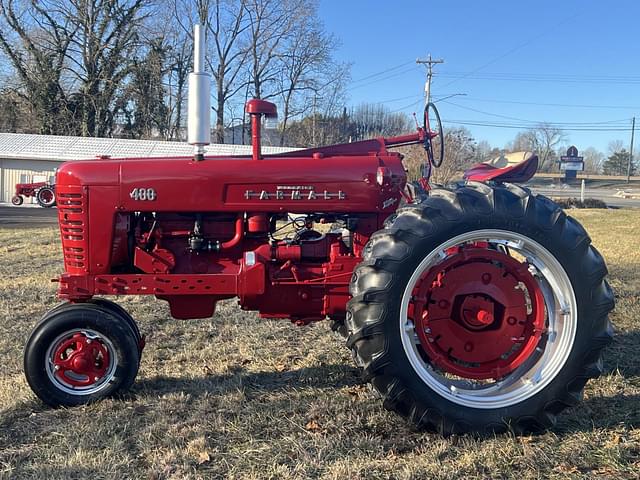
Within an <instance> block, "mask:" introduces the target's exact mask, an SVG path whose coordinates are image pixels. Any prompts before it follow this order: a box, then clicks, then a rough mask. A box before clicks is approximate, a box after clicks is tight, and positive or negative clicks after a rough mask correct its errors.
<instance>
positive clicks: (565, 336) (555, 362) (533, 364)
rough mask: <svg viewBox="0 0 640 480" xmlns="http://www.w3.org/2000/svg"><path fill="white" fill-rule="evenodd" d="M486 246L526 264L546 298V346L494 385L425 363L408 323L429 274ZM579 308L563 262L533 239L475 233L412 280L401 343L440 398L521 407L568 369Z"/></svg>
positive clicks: (431, 259)
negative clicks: (472, 247)
mask: <svg viewBox="0 0 640 480" xmlns="http://www.w3.org/2000/svg"><path fill="white" fill-rule="evenodd" d="M476 242H486V243H488V245H490V246H491V247H492V248H498V249H501V250H503V251H508V252H510V255H513V254H516V255H517V256H518V257H520V258H523V259H525V261H526V263H527V264H528V265H529V270H530V271H531V272H532V274H533V275H534V278H535V280H536V282H537V284H538V287H539V288H540V290H541V291H542V294H543V297H544V304H545V311H546V324H547V330H548V331H547V333H546V335H545V337H544V341H543V340H542V339H541V342H540V344H539V346H538V348H537V349H536V355H532V356H531V357H530V358H528V359H527V360H526V361H525V362H524V363H523V364H522V365H520V366H519V367H518V368H517V369H516V370H515V371H513V372H511V373H509V374H508V375H506V376H505V377H504V378H500V379H498V380H496V381H495V382H477V381H473V380H471V379H464V378H459V377H458V378H455V377H452V376H451V375H447V374H446V372H442V371H441V370H439V369H438V368H436V367H434V366H433V365H432V364H431V363H430V362H429V359H428V358H426V355H425V352H424V349H423V348H422V346H421V344H420V342H419V339H418V335H417V333H416V329H415V325H414V324H413V321H412V320H411V319H410V318H409V304H410V302H411V299H412V292H413V289H414V287H415V285H416V283H417V282H418V281H419V279H420V278H421V277H422V275H423V274H424V273H425V272H427V271H429V270H430V269H432V268H434V267H437V265H438V264H440V263H441V262H442V261H443V260H444V259H446V258H447V252H446V251H447V250H448V249H451V248H452V247H457V246H463V245H465V244H467V245H468V244H473V243H476ZM577 315H578V312H577V302H576V298H575V294H574V291H573V287H572V286H571V282H570V280H569V277H568V275H567V273H566V272H565V270H564V268H563V267H562V265H561V264H560V262H559V261H558V260H557V259H556V258H555V257H554V256H553V255H552V254H551V253H550V252H549V251H548V250H547V249H546V248H545V247H543V246H542V245H541V244H539V243H538V242H536V241H534V240H533V239H531V238H529V237H527V236H525V235H522V234H519V233H516V232H512V231H507V230H497V229H491V230H489V229H487V230H475V231H471V232H467V233H464V234H461V235H458V236H456V237H454V238H452V239H450V240H448V241H447V242H445V243H443V244H441V245H439V246H438V247H437V248H435V249H434V250H433V251H431V252H430V253H429V254H428V255H427V256H426V257H425V258H424V259H423V260H422V261H421V262H420V264H419V265H418V267H417V268H416V269H415V271H414V272H413V274H412V275H411V277H410V279H409V281H408V283H407V286H406V288H405V290H404V293H403V296H402V301H401V307H400V321H399V328H400V337H401V340H402V345H403V349H404V352H405V354H406V356H407V359H408V360H409V363H410V364H411V367H412V368H413V370H414V371H415V373H416V374H417V375H418V376H419V377H420V379H421V380H422V381H423V382H424V383H425V385H427V386H428V387H429V388H430V389H431V390H433V391H434V392H435V393H437V394H438V395H440V396H442V397H444V398H445V399H447V400H449V401H451V402H454V403H456V404H458V405H462V406H466V407H471V408H480V409H494V408H504V407H508V406H511V405H514V404H517V403H519V402H522V401H524V400H526V399H528V398H531V397H532V396H534V395H536V394H537V393H539V392H540V391H542V390H543V389H544V388H545V387H546V386H547V385H549V383H550V382H551V381H553V379H554V378H556V377H557V375H558V374H559V372H560V371H561V370H562V368H563V366H564V365H565V363H566V361H567V358H568V357H569V354H570V353H571V349H572V347H573V342H574V340H575V335H576V329H577Z"/></svg>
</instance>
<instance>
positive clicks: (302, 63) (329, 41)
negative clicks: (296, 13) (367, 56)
mask: <svg viewBox="0 0 640 480" xmlns="http://www.w3.org/2000/svg"><path fill="white" fill-rule="evenodd" d="M336 46H337V40H336V39H335V37H333V36H332V35H328V34H327V33H325V32H324V30H323V28H322V25H320V23H319V22H318V21H317V20H316V19H315V17H314V16H306V17H304V18H303V19H301V22H300V23H299V24H298V25H297V26H296V28H295V29H294V31H293V32H292V34H291V35H290V38H289V39H288V40H287V42H286V46H285V47H284V49H283V51H282V53H281V54H280V62H279V63H280V72H279V76H278V80H277V82H278V90H279V92H278V93H279V96H280V100H281V103H282V111H281V116H280V119H281V122H280V145H284V139H285V135H286V132H287V127H288V123H289V120H290V119H291V118H292V117H295V116H298V115H303V114H305V113H307V112H308V111H309V110H310V109H311V108H313V106H314V103H315V107H316V108H317V96H318V93H319V92H324V93H327V94H328V93H330V92H331V89H332V86H335V85H341V84H342V81H343V79H344V76H345V74H346V69H345V67H344V66H343V65H336V64H334V62H333V61H332V58H331V56H332V53H333V50H334V49H335V48H336ZM311 95H313V96H314V97H316V98H314V99H313V100H311V99H310V96H311Z"/></svg>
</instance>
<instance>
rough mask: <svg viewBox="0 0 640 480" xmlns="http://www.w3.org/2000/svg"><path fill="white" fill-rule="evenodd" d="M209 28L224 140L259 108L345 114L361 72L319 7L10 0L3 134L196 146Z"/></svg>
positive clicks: (3, 28)
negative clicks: (196, 62)
mask: <svg viewBox="0 0 640 480" xmlns="http://www.w3.org/2000/svg"><path fill="white" fill-rule="evenodd" d="M196 22H197V23H200V24H202V25H203V26H204V27H205V31H206V38H207V68H208V71H209V73H210V74H211V76H212V84H213V91H212V95H213V99H214V101H213V102H212V105H213V112H212V113H213V117H214V122H213V123H214V125H215V127H214V130H215V131H214V141H216V142H219V143H224V142H225V130H227V129H228V127H230V126H232V125H234V124H238V123H244V122H243V120H244V118H243V116H244V109H243V106H244V103H245V101H246V99H247V98H262V99H268V100H271V101H274V102H275V103H277V104H278V106H279V107H280V108H279V112H280V120H281V124H280V130H281V132H282V136H281V137H282V138H281V141H283V140H284V137H285V134H286V130H287V128H288V125H289V124H290V122H291V121H292V119H294V118H298V117H302V116H304V115H305V114H306V113H307V112H311V111H312V110H313V111H314V113H316V114H318V112H321V113H322V114H324V115H330V114H333V113H335V112H339V111H340V109H341V108H342V106H343V104H344V102H343V95H344V84H345V82H346V81H347V80H348V75H349V65H346V64H341V63H339V62H337V61H336V60H335V59H334V51H335V48H336V46H337V45H338V40H337V39H336V38H335V37H334V36H333V35H331V34H330V33H328V32H327V31H326V30H325V29H324V26H323V25H322V23H321V22H320V20H319V19H318V15H317V2H316V1H315V0H0V52H1V53H2V56H1V57H0V65H1V66H2V67H3V68H2V70H1V71H2V77H1V78H0V107H1V113H0V128H2V130H3V131H22V132H35V133H43V134H59V135H82V136H96V137H103V136H122V137H130V138H162V139H168V140H172V139H176V140H180V139H184V138H185V135H184V124H185V110H186V94H187V78H188V73H189V72H190V71H191V69H192V53H193V50H192V48H193V47H192V45H193V41H192V30H193V24H194V23H196Z"/></svg>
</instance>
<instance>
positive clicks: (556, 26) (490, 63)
mask: <svg viewBox="0 0 640 480" xmlns="http://www.w3.org/2000/svg"><path fill="white" fill-rule="evenodd" d="M582 13H583V12H577V13H575V14H573V15H571V16H569V17H567V18H565V19H564V20H562V21H561V22H559V23H557V24H556V25H553V26H552V27H551V28H548V29H546V30H544V31H543V32H542V33H540V34H539V35H536V36H534V37H531V38H530V39H529V40H527V41H526V42H524V43H521V44H520V45H516V46H515V47H513V48H512V49H510V50H508V51H506V52H505V53H503V54H501V55H498V56H497V57H495V58H494V59H492V60H490V61H488V62H487V63H485V64H483V65H480V66H479V67H478V68H476V69H474V70H472V71H471V72H469V73H468V75H472V74H474V73H477V72H479V71H480V70H484V69H485V68H486V67H488V66H489V65H493V64H494V63H496V62H498V61H499V60H502V59H503V58H505V57H507V56H509V55H511V54H512V53H515V52H517V51H518V50H520V49H521V48H524V47H526V46H527V45H530V44H532V43H533V42H535V41H537V40H539V39H540V38H542V37H544V36H545V35H547V34H548V33H549V32H551V31H552V30H555V29H556V28H558V27H559V26H561V25H564V24H565V23H567V22H569V21H570V20H573V19H575V18H576V17H578V16H580V15H581V14H582ZM464 78H466V77H465V76H462V77H460V78H456V79H454V80H452V81H450V82H449V83H447V84H445V85H444V86H443V87H442V88H446V87H448V86H449V85H452V84H454V83H455V82H457V81H458V80H462V79H464Z"/></svg>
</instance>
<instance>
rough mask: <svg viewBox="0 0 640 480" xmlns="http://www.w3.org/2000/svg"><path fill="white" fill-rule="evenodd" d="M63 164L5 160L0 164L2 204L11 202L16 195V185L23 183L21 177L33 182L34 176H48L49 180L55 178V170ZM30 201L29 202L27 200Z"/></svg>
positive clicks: (0, 195) (0, 200)
mask: <svg viewBox="0 0 640 480" xmlns="http://www.w3.org/2000/svg"><path fill="white" fill-rule="evenodd" d="M61 164H62V162H47V161H42V160H10V159H3V160H2V163H1V164H0V175H2V181H1V182H0V187H1V190H0V202H10V201H11V197H13V194H14V193H15V188H16V183H22V182H21V178H20V177H21V176H22V175H25V176H26V177H27V180H28V181H29V182H30V181H32V178H33V175H46V177H47V178H49V177H50V176H53V175H54V173H55V169H56V168H58V167H59V166H60V165H61ZM27 201H28V200H27Z"/></svg>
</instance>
